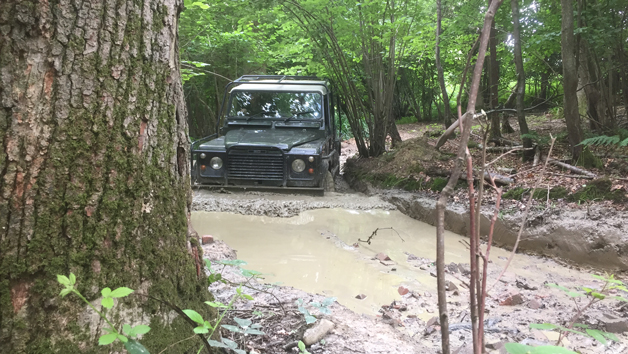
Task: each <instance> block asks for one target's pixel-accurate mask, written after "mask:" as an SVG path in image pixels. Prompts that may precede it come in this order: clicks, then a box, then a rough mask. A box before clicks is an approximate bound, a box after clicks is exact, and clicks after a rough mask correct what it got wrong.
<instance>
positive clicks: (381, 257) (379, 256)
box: [375, 252, 391, 261]
mask: <svg viewBox="0 0 628 354" xmlns="http://www.w3.org/2000/svg"><path fill="white" fill-rule="evenodd" d="M375 258H377V259H379V260H380V261H390V260H391V259H390V257H388V255H387V254H385V253H381V252H380V253H378V254H377V255H376V256H375Z"/></svg>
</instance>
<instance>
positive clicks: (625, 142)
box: [619, 138, 628, 146]
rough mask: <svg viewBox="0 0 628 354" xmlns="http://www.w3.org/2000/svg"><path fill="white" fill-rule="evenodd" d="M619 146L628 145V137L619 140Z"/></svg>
mask: <svg viewBox="0 0 628 354" xmlns="http://www.w3.org/2000/svg"><path fill="white" fill-rule="evenodd" d="M619 146H628V138H626V139H624V140H622V141H621V142H619Z"/></svg>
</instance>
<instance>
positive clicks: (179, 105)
mask: <svg viewBox="0 0 628 354" xmlns="http://www.w3.org/2000/svg"><path fill="white" fill-rule="evenodd" d="M182 9H183V4H182V0H143V1H140V0H90V1H86V0H52V1H38V0H3V1H2V2H0V139H2V148H3V149H2V152H1V153H0V192H1V194H0V226H1V227H2V230H0V348H2V349H1V350H0V351H2V352H3V353H4V352H6V353H53V352H59V353H64V354H67V353H90V352H94V353H100V352H109V351H110V350H111V349H112V348H111V347H109V346H107V347H98V346H97V345H96V344H97V338H98V336H100V335H101V334H102V328H103V326H104V323H103V321H101V320H99V319H98V318H97V317H94V316H93V312H92V311H91V310H89V309H88V308H87V306H85V304H83V303H81V302H80V301H79V300H78V299H76V297H73V296H68V297H66V298H63V299H61V298H59V296H58V294H59V291H60V287H59V285H58V284H56V275H57V274H66V275H67V274H68V273H70V272H73V273H74V274H76V275H77V278H78V285H77V286H78V289H79V290H80V291H81V292H82V293H83V294H84V295H85V296H86V297H87V299H89V300H90V301H92V302H93V303H94V304H96V306H100V302H99V301H98V300H99V297H100V294H99V291H100V289H102V288H103V287H106V286H109V287H111V288H115V287H119V286H127V287H130V288H132V289H135V290H136V294H149V295H152V296H154V297H157V298H161V299H165V300H170V301H172V302H174V303H176V304H178V305H179V306H180V307H182V308H185V307H193V306H195V307H196V309H197V310H199V311H201V313H203V311H205V309H203V308H202V307H201V304H202V300H206V299H207V298H209V296H210V295H209V294H208V293H207V291H206V288H205V287H204V286H202V285H203V284H202V282H201V281H199V280H198V278H199V275H200V271H201V269H200V267H199V266H200V262H199V259H200V256H199V252H198V247H197V245H198V243H197V242H196V238H197V237H196V234H195V233H194V232H191V231H188V210H189V203H190V198H191V195H190V188H189V162H188V158H187V156H188V146H189V144H188V137H187V123H186V112H185V105H184V101H183V95H182V88H181V81H180V75H179V62H178V49H177V20H178V17H179V13H180V12H181V10H182ZM116 308H122V309H126V310H125V311H122V310H120V311H118V312H117V313H113V312H112V313H111V314H112V315H114V317H115V318H116V320H118V321H120V320H123V319H124V321H126V322H127V323H130V324H139V323H144V324H150V326H151V327H152V328H153V330H152V331H151V332H150V333H149V334H147V335H146V336H145V337H144V338H143V339H142V342H143V343H144V344H145V345H146V346H147V347H148V348H149V349H150V350H156V349H163V348H164V347H166V346H167V344H169V343H172V342H174V341H176V340H177V339H183V338H185V337H188V336H190V335H191V334H192V331H191V327H189V326H188V325H186V324H184V323H183V320H182V319H180V318H176V315H173V312H172V310H171V309H170V308H167V307H164V306H163V305H162V304H161V303H159V302H156V301H151V300H147V299H146V297H142V296H138V295H135V296H131V297H129V298H128V300H126V301H124V302H123V304H121V305H120V306H118V305H117V307H116ZM186 345H187V347H189V346H190V345H191V343H186ZM196 348H198V347H196ZM114 349H115V347H114ZM172 352H173V353H174V352H177V353H181V352H183V350H181V348H173V351H172Z"/></svg>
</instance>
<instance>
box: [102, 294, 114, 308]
mask: <svg viewBox="0 0 628 354" xmlns="http://www.w3.org/2000/svg"><path fill="white" fill-rule="evenodd" d="M100 304H101V305H102V307H104V308H106V309H110V308H112V307H113V299H112V298H110V297H104V298H103V299H102V300H100Z"/></svg>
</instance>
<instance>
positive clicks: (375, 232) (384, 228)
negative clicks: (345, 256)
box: [358, 227, 406, 245]
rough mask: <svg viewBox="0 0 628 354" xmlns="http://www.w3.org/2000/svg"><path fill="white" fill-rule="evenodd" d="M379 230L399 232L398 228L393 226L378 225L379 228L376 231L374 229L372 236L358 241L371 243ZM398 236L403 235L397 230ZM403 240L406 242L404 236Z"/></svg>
mask: <svg viewBox="0 0 628 354" xmlns="http://www.w3.org/2000/svg"><path fill="white" fill-rule="evenodd" d="M379 230H393V231H394V232H397V230H395V229H393V228H392V227H378V228H377V229H375V231H373V233H372V234H371V236H369V238H367V239H366V241H365V240H362V239H358V242H366V243H368V244H369V245H370V244H371V239H372V238H373V237H375V235H377V231H379ZM397 236H399V238H401V235H399V232H397ZM401 242H406V241H405V240H404V239H403V238H401Z"/></svg>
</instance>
